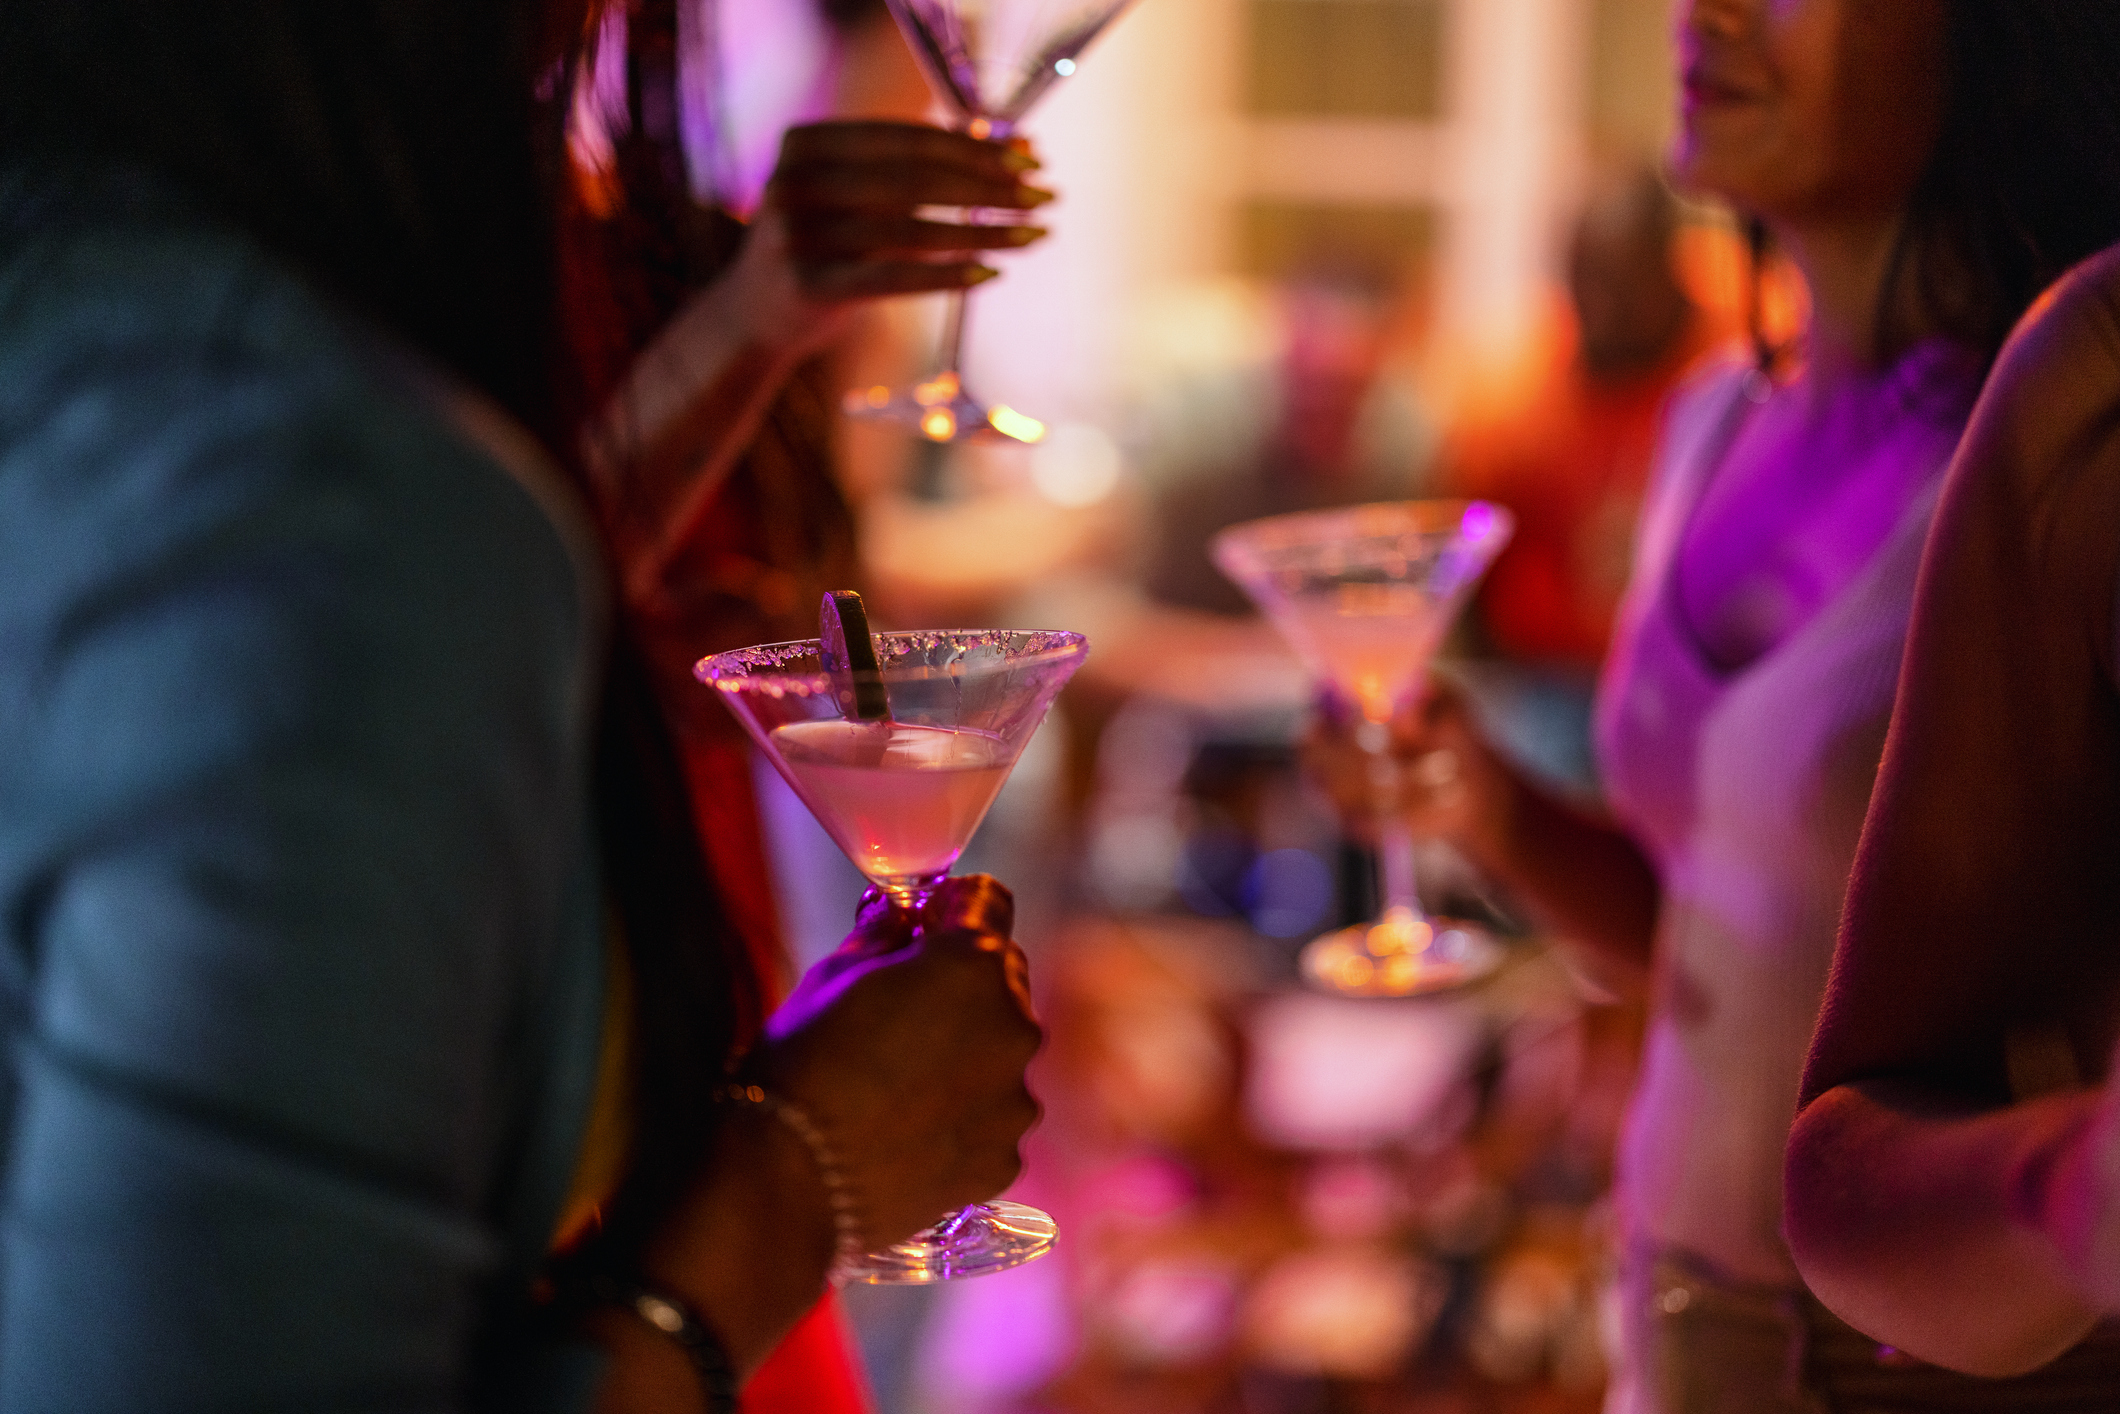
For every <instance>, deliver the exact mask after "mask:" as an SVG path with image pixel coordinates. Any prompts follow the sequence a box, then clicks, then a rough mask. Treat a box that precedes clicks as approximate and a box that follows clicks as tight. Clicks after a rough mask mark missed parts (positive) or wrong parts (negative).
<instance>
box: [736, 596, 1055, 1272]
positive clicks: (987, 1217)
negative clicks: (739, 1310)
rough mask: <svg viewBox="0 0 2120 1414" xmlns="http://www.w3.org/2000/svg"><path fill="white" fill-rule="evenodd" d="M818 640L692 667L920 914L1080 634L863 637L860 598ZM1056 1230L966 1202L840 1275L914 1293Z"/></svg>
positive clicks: (855, 856)
mask: <svg viewBox="0 0 2120 1414" xmlns="http://www.w3.org/2000/svg"><path fill="white" fill-rule="evenodd" d="M821 627H822V629H823V632H822V634H821V635H820V636H819V637H818V638H813V639H807V640H804V641H802V642H797V643H768V644H764V645H761V646H759V647H756V648H739V649H736V650H734V651H733V652H728V653H717V654H715V655H714V656H713V657H710V658H705V659H702V660H701V662H700V664H699V667H698V674H699V677H700V680H701V681H702V682H705V683H706V684H707V685H708V686H710V687H712V688H715V689H716V690H718V691H719V692H720V693H721V694H722V700H723V701H725V702H727V703H728V704H729V706H730V708H731V709H732V710H733V711H734V712H735V713H736V718H737V720H738V721H740V722H742V723H743V725H744V729H745V730H746V731H748V732H749V733H750V734H751V739H752V740H753V741H756V742H757V743H758V746H759V749H760V750H762V751H763V752H764V753H765V755H766V759H767V760H769V761H771V762H772V763H773V766H774V769H776V770H778V771H779V772H780V774H781V776H782V777H783V778H784V779H785V780H786V781H787V783H788V785H789V786H790V787H791V788H793V790H794V791H795V794H796V795H797V796H799V797H801V799H802V802H803V804H805V805H807V806H808V807H809V808H810V813H811V814H813V815H815V816H816V817H817V822H818V823H819V824H820V825H822V826H824V829H825V832H826V833H827V834H829V835H830V836H831V837H832V839H833V841H834V842H835V843H837V844H838V846H839V847H840V849H842V850H844V851H845V852H846V856H847V858H849V859H851V860H852V861H853V862H854V866H855V867H856V868H857V869H859V870H860V871H861V872H862V873H863V874H865V875H866V876H867V877H868V879H869V882H871V883H873V884H875V885H876V887H878V888H879V889H882V890H883V891H884V892H885V893H886V894H888V895H890V897H891V899H892V900H893V901H894V902H895V903H896V904H897V905H898V906H900V907H902V908H906V909H909V910H912V911H914V912H917V911H918V910H919V909H920V907H921V906H922V905H923V904H925V903H926V902H927V899H928V897H929V895H931V894H932V893H933V892H934V891H935V888H936V886H937V885H939V884H940V883H941V882H942V881H943V879H944V878H946V877H948V875H949V871H950V866H951V865H953V864H955V863H956V862H957V857H958V856H959V855H961V854H963V853H964V849H965V846H966V845H968V844H970V843H971V839H972V835H973V832H975V831H976V830H977V829H978V828H979V822H980V821H981V820H983V819H985V818H986V812H987V808H988V807H989V806H991V805H992V804H993V803H994V797H995V796H996V795H997V794H999V793H1000V790H1001V786H1002V783H1003V782H1005V781H1006V780H1007V779H1008V775H1009V772H1010V771H1011V770H1012V769H1013V768H1014V767H1015V764H1016V760H1017V758H1018V757H1020V756H1021V755H1022V754H1023V748H1024V745H1025V744H1026V743H1027V742H1029V740H1030V738H1031V733H1033V732H1035V731H1036V730H1037V729H1038V724H1039V723H1040V722H1041V721H1043V720H1044V719H1045V714H1046V711H1047V709H1049V708H1050V707H1051V706H1052V704H1053V699H1054V698H1055V697H1057V696H1058V695H1059V693H1060V689H1061V688H1062V687H1063V686H1065V685H1066V683H1067V680H1068V679H1069V678H1070V677H1072V676H1073V675H1074V672H1075V669H1076V668H1078V667H1080V666H1081V665H1082V660H1083V658H1084V657H1085V656H1086V655H1087V654H1088V652H1089V643H1088V641H1087V640H1086V639H1084V638H1083V637H1082V635H1081V634H1079V633H1062V632H1019V631H1012V630H1006V629H954V630H946V631H920V632H910V633H882V634H874V635H872V634H870V632H869V630H868V619H867V616H866V614H865V613H864V612H863V611H862V608H861V601H860V598H859V596H857V595H854V594H851V593H846V592H841V593H837V594H832V595H827V596H826V598H825V603H824V612H823V616H822V624H821ZM1054 1234H1055V1229H1054V1225H1053V1220H1052V1218H1051V1217H1049V1216H1047V1215H1046V1214H1045V1213H1042V1212H1040V1211H1039V1210H1038V1209H1036V1208H1032V1207H1028V1206H1026V1205H1024V1204H1021V1203H1009V1202H1002V1201H998V1200H997V1201H995V1202H991V1203H975V1204H973V1205H972V1206H970V1207H968V1208H965V1209H963V1210H961V1211H959V1212H956V1213H952V1214H950V1215H949V1216H948V1217H946V1218H944V1219H943V1220H942V1221H941V1222H939V1223H937V1224H936V1225H935V1226H933V1227H931V1228H928V1229H927V1230H925V1231H923V1232H920V1233H917V1234H915V1235H914V1236H913V1237H911V1238H908V1239H907V1240H906V1241H904V1242H901V1243H898V1244H897V1245H895V1246H893V1247H889V1248H886V1249H885V1250H883V1251H881V1252H872V1253H869V1254H868V1255H867V1256H866V1257H864V1258H863V1259H862V1260H861V1261H860V1262H859V1263H857V1264H855V1265H854V1266H852V1267H851V1268H849V1269H845V1270H842V1271H841V1272H840V1273H839V1275H840V1276H841V1277H843V1278H846V1279H848V1280H852V1281H864V1282H876V1283H886V1284H893V1285H910V1284H917V1283H922V1282H932V1281H946V1280H949V1279H950V1278H953V1277H965V1276H978V1275H981V1274H983V1273H986V1272H997V1271H1001V1270H1003V1269H1005V1268H1008V1267H1013V1266H1017V1265H1019V1264H1021V1263H1023V1262H1027V1261H1030V1260H1031V1259H1032V1258H1034V1257H1039V1256H1043V1255H1044V1254H1045V1253H1046V1252H1047V1251H1048V1250H1050V1249H1051V1247H1052V1245H1053V1238H1054Z"/></svg>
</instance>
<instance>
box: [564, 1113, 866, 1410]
mask: <svg viewBox="0 0 2120 1414" xmlns="http://www.w3.org/2000/svg"><path fill="white" fill-rule="evenodd" d="M715 1144H716V1150H715V1152H716V1161H715V1164H714V1166H713V1168H712V1170H711V1171H710V1172H709V1173H707V1174H706V1175H705V1176H704V1177H703V1179H702V1180H701V1183H700V1186H699V1187H698V1188H697V1189H696V1190H695V1191H694V1193H693V1194H692V1195H691V1196H690V1197H689V1198H688V1199H687V1201H686V1202H685V1203H684V1204H682V1205H681V1206H680V1207H679V1209H678V1211H677V1212H676V1213H675V1214H674V1215H673V1216H672V1218H671V1219H670V1221H669V1223H668V1224H667V1225H666V1227H665V1229H664V1231H663V1232H662V1233H661V1234H660V1235H659V1237H658V1238H657V1240H656V1241H655V1242H653V1243H651V1244H650V1247H649V1250H648V1251H647V1253H646V1254H644V1256H643V1258H642V1262H641V1265H642V1268H643V1273H644V1275H645V1276H646V1277H647V1278H648V1280H649V1282H650V1283H651V1284H652V1285H654V1286H655V1287H657V1288H659V1289H661V1290H664V1291H668V1292H670V1293H672V1294H675V1295H677V1296H679V1297H682V1298H683V1299H684V1300H685V1301H686V1303H687V1304H689V1305H690V1306H691V1307H692V1308H693V1310H694V1311H695V1312H696V1313H697V1314H698V1316H699V1318H700V1319H701V1321H703V1322H704V1323H705V1324H706V1325H707V1327H708V1328H709V1329H710V1330H712V1331H713V1333H714V1334H715V1336H716V1337H718V1338H719V1339H720V1340H721V1342H722V1344H723V1346H724V1347H725V1348H726V1349H727V1350H728V1352H729V1357H730V1359H731V1360H732V1361H733V1362H734V1363H735V1365H736V1368H737V1370H738V1371H739V1372H740V1373H741V1374H743V1375H746V1376H748V1375H749V1374H750V1373H751V1371H753V1370H755V1369H756V1368H757V1367H758V1366H759V1365H760V1364H761V1363H763V1362H764V1360H765V1358H766V1356H767V1355H769V1354H771V1353H772V1351H773V1348H774V1347H775V1346H776V1345H778V1344H779V1343H780V1341H781V1339H782V1338H783V1337H784V1336H786V1335H787V1333H788V1331H789V1330H790V1329H792V1328H793V1327H794V1325H795V1323H796V1322H797V1321H798V1320H800V1319H801V1318H802V1316H803V1314H804V1313H805V1312H807V1311H808V1310H809V1309H810V1308H811V1307H812V1306H814V1305H816V1304H817V1301H818V1299H819V1298H820V1297H821V1296H822V1295H823V1294H824V1289H825V1270H826V1267H827V1266H828V1264H829V1263H830V1261H831V1258H832V1247H833V1230H832V1220H831V1216H830V1211H831V1210H830V1208H829V1206H828V1201H827V1196H826V1193H825V1190H824V1184H823V1181H822V1180H821V1179H820V1178H819V1176H818V1173H817V1169H816V1160H815V1158H814V1156H813V1155H812V1154H811V1153H810V1152H809V1150H808V1149H807V1148H806V1147H804V1145H803V1144H802V1142H801V1141H800V1140H799V1139H797V1138H796V1137H795V1135H794V1134H793V1133H792V1132H790V1131H789V1130H788V1129H787V1127H786V1126H785V1125H782V1124H779V1123H777V1122H775V1121H774V1120H772V1119H771V1118H770V1117H768V1116H767V1115H766V1114H764V1113H763V1112H761V1111H757V1110H753V1109H749V1108H734V1109H731V1110H730V1112H729V1114H728V1115H727V1116H726V1119H725V1122H724V1124H723V1126H722V1128H721V1130H720V1131H719V1133H718V1134H717V1135H716V1140H715ZM591 1333H592V1335H594V1336H595V1337H596V1338H597V1339H598V1340H599V1341H600V1342H601V1343H602V1344H603V1345H604V1347H605V1349H606V1351H607V1352H608V1354H609V1357H610V1365H609V1367H608V1371H607V1375H606V1378H605V1381H604V1386H603V1389H602V1391H601V1392H600V1397H599V1400H598V1403H597V1410H598V1414H634V1411H642V1414H645V1411H649V1410H655V1411H669V1410H683V1409H692V1408H700V1409H704V1408H705V1403H704V1401H703V1400H702V1399H701V1397H700V1389H699V1383H698V1378H697V1376H696V1375H695V1374H694V1373H693V1372H692V1369H691V1366H690V1363H689V1360H688V1358H687V1357H686V1355H685V1354H684V1352H683V1351H682V1349H680V1348H679V1347H678V1345H677V1344H676V1343H675V1342H674V1341H672V1340H670V1339H669V1338H668V1337H667V1336H664V1335H662V1334H661V1333H659V1332H657V1331H653V1330H650V1329H649V1328H648V1326H647V1325H646V1323H644V1322H642V1321H641V1320H640V1319H639V1318H638V1317H635V1316H633V1315H631V1314H630V1313H622V1312H615V1311H612V1312H604V1313H601V1314H600V1315H599V1316H598V1318H597V1320H596V1321H595V1322H594V1323H593V1325H592V1327H591Z"/></svg>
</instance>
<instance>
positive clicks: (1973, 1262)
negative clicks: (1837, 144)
mask: <svg viewBox="0 0 2120 1414" xmlns="http://www.w3.org/2000/svg"><path fill="white" fill-rule="evenodd" d="M2113 25H2114V21H2113V20H2112V19H2110V18H2107V17H2106V16H2104V15H2100V16H2096V17H2093V18H2090V19H2088V20H2087V21H2086V22H2085V23H2084V26H2083V27H2084V29H2085V30H2086V31H2087V35H2086V43H2085V44H2084V46H2083V51H2082V52H2083V55H2084V62H2085V63H2086V64H2090V63H2096V64H2099V65H2102V66H2103V68H2102V72H2100V73H2097V74H2095V75H2093V77H2094V78H2096V79H2099V80H2102V81H2103V82H2104V84H2105V85H2106V86H2107V94H2106V102H2105V104H2104V105H2103V106H2102V107H2088V106H2086V107H2085V108H2084V109H2083V110H2082V112H2081V119H2080V120H2081V122H2082V123H2083V125H2084V127H2085V128H2086V130H2087V131H2091V132H2095V133H2097V134H2098V135H2099V138H2100V140H2101V141H2102V143H2103V152H2104V154H2105V158H2106V161H2107V162H2108V164H2110V163H2112V162H2114V161H2115V160H2120V70H2116V69H2114V68H2113V67H2112V66H2111V64H2110V53H2111V44H2110V38H2109V36H2110V31H2111V29H2112V27H2113ZM2106 180H2107V181H2111V180H2114V178H2113V177H2112V176H2111V175H2108V176H2107V178H2106ZM2116 429H2120V250H2109V251H2107V252H2106V253H2105V254H2104V255H2102V256H2100V257H2098V258H2097V259H2095V260H2093V261H2090V262H2087V263H2086V264H2085V265H2084V266H2081V267H2079V268H2078V269H2077V270H2076V272H2074V273H2073V274H2072V275H2071V276H2070V277H2069V278H2068V280H2067V281H2066V282H2065V283H2064V284H2063V286H2062V287H2061V289H2060V290H2059V291H2058V294H2057V297H2056V298H2055V299H2054V300H2053V301H2052V302H2051V303H2049V304H2046V305H2044V306H2042V307H2041V308H2040V310H2039V311H2038V312H2037V313H2036V314H2035V315H2033V316H2032V317H2031V318H2030V319H2028V320H2027V321H2026V322H2025V324H2024V326H2023V327H2022V328H2020V329H2019V331H2018V332H2017V334H2016V335H2015V336H2014V337H2013V338H2012V340H2011V343H2010V346H2009V348H2008V349H2007V350H2006V351H2005V352H2004V354H2003V357H2002V360H2001V362H2000V364H1999V365H1998V367H1997V369H1996V372H1995V376H1994V379H1993V380H1992V381H1991V382H1990V384H1989V386H1988V389H1987V391H1986V393H1985V394H1984V395H1983V396H1982V399H1981V405H1980V408H1979V410H1978V411H1977V412H1976V413H1975V414H1974V417H1973V424H1972V427H1971V428H1970V429H1969V430H1968V432H1967V434H1966V442H1965V446H1964V448H1963V449H1962V450H1961V451H1960V453H1959V457H1958V461H1957V464H1956V466H1955V467H1954V469H1953V471H1952V473H1951V480H1950V482H1949V484H1948V486H1947V487H1946V489H1945V493H1944V498H1943V501H1942V503H1941V505H1940V506H1939V507H1938V509H1937V515H1936V530H1935V533H1934V535H1933V537H1932V538H1931V540H1930V544H1929V553H1928V557H1927V559H1926V561H1925V562H1924V564H1923V567H1922V582H1921V593H1920V595H1919V597H1918V598H1917V599H1916V601H1915V606H1914V623H1913V628H1912V631H1911V633H1910V636H1909V639H1908V644H1907V662H1906V671H1905V673H1904V675H1903V676H1902V678H1901V681H1900V690H1899V700H1898V704H1897V706H1896V707H1895V708H1894V711H1893V717H1892V733H1891V737H1890V739H1889V742H1888V745H1887V747H1886V750H1885V758H1884V765H1883V767H1882V768H1881V769H1880V771H1879V773H1878V780H1877V792H1876V795H1875V797H1874V798H1873V800H1872V801H1871V804H1870V813H1869V817H1868V819H1867V821H1866V822H1865V823H1864V826H1863V835H1862V846H1861V849H1860V851H1859V852H1858V853H1857V855H1856V865H1855V875H1854V879H1853V881H1852V883H1851V884H1850V886H1849V890H1848V905H1847V912H1846V916H1845V919H1844V921H1843V924H1842V929H1841V937H1840V947H1839V950H1838V953H1837V955H1836V957H1835V961H1834V967H1833V975H1832V980H1831V982H1830V983H1829V984H1828V986H1827V988H1826V1000H1825V1005H1824V1008H1823V1009H1822V1011H1821V1013H1820V1017H1819V1025H1818V1033H1817V1035H1816V1037H1815V1038H1814V1039H1813V1041H1812V1045H1811V1056H1810V1063H1809V1066H1808V1068H1807V1070H1806V1072H1805V1077H1804V1093H1805V1103H1804V1107H1803V1109H1802V1110H1801V1111H1800V1113H1799V1115H1798V1118H1797V1123H1796V1127H1795V1130H1794V1131H1793V1133H1792V1134H1791V1136H1790V1142H1789V1162H1788V1200H1787V1201H1788V1226H1789V1241H1790V1246H1791V1248H1792V1250H1793V1251H1794V1253H1795V1255H1796V1260H1797V1265H1798V1266H1799V1267H1801V1268H1802V1270H1803V1272H1804V1275H1805V1278H1806V1279H1807V1280H1808V1281H1809V1282H1810V1283H1811V1286H1812V1288H1813V1289H1814V1290H1815V1291H1817V1292H1818V1294H1819V1296H1820V1297H1821V1298H1822V1299H1823V1300H1825V1302H1826V1303H1827V1304H1828V1305H1830V1306H1831V1307H1832V1308H1833V1309H1834V1310H1835V1311H1838V1312H1839V1313H1840V1314H1841V1315H1843V1316H1845V1317H1846V1318H1847V1319H1848V1320H1849V1321H1851V1322H1852V1323H1854V1324H1855V1325H1856V1326H1858V1327H1859V1328H1861V1329H1862V1330H1865V1331H1868V1332H1871V1333H1872V1334H1874V1335H1876V1336H1877V1337H1878V1338H1879V1339H1882V1340H1887V1341H1890V1342H1891V1343H1892V1344H1893V1345H1895V1346H1897V1347H1899V1348H1901V1349H1903V1350H1905V1351H1907V1352H1909V1353H1911V1354H1914V1355H1919V1356H1921V1357H1922V1358H1924V1359H1929V1360H1934V1361H1936V1362H1937V1363H1939V1364H1942V1365H1947V1366H1949V1367H1951V1368H1953V1369H1962V1370H1971V1371H1977V1372H1981V1373H1987V1374H2008V1373H2014V1372H2016V1371H2020V1370H2025V1369H2030V1368H2032V1367H2035V1366H2037V1365H2039V1364H2041V1363H2043V1362H2044V1361H2046V1360H2047V1359H2049V1358H2050V1357H2051V1356H2052V1355H2054V1354H2055V1353H2056V1352H2057V1351H2060V1350H2063V1349H2065V1348H2067V1347H2068V1346H2070V1345H2072V1344H2074V1343H2075V1342H2076V1341H2077V1340H2079V1339H2081V1338H2082V1337H2083V1335H2084V1333H2085V1332H2086V1331H2088V1330H2090V1329H2091V1328H2092V1327H2093V1326H2094V1325H2095V1324H2097V1323H2098V1322H2100V1321H2105V1322H2110V1321H2111V1320H2112V1319H2113V1318H2114V1317H2115V1316H2116V1315H2120V1083H2116V1080H2115V1073H2114V1069H2113V1064H2112V1058H2113V1052H2114V1042H2115V1040H2116V1038H2120V1004H2116V1003H2120V969H2116V963H2120V958H2116V956H2115V953H2114V948H2113V940H2114V938H2115V937H2116V936H2120V689H2116V686H2115V663H2116V659H2120V653H2116V649H2115V641H2114V639H2115V628H2116V620H2115V603H2116V598H2115V592H2114V590H2115V583H2116V580H2120V442H2116V440H2115V431H2116ZM2100 1393H2101V1394H2102V1396H2103V1398H2104V1400H2105V1402H2106V1403H2108V1404H2110V1403H2111V1402H2112V1401H2113V1400H2114V1399H2115V1398H2116V1397H2120V1395H2116V1392H2115V1389H2114V1387H2113V1386H2112V1385H2110V1384H2108V1385H2107V1386H2106V1387H2105V1388H2104V1389H2103V1390H2102V1391H2100Z"/></svg>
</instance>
